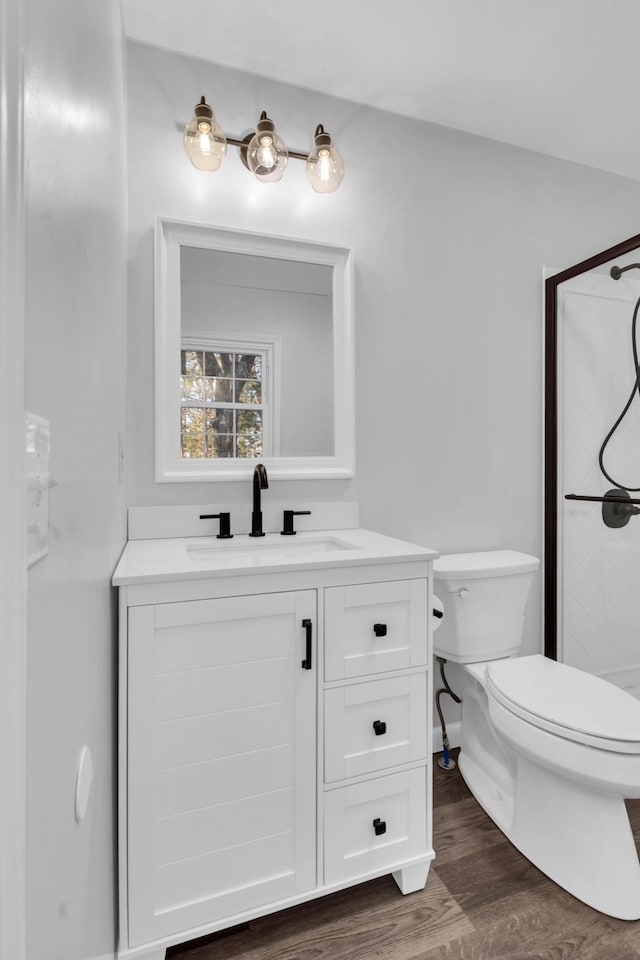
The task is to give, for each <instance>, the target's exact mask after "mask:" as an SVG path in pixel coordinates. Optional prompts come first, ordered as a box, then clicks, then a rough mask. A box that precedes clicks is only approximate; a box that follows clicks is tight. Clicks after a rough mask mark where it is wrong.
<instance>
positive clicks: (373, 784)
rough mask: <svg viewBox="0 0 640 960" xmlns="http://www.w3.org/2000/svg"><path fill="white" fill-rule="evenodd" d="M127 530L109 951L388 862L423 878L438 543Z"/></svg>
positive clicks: (270, 905) (331, 887) (249, 910)
mask: <svg viewBox="0 0 640 960" xmlns="http://www.w3.org/2000/svg"><path fill="white" fill-rule="evenodd" d="M169 509H171V508H169ZM180 509H182V510H183V511H185V512H186V513H188V510H189V508H180ZM198 509H199V508H198V507H193V508H191V512H192V513H193V515H194V518H195V515H196V513H197V511H198ZM200 509H201V508H200ZM316 512H318V511H316ZM198 522H199V521H198ZM150 523H151V527H153V522H152V521H150ZM194 523H195V520H194ZM134 527H137V529H138V531H139V534H140V533H141V534H142V535H143V536H142V537H141V538H140V539H130V540H129V542H128V544H127V547H126V549H125V551H124V553H123V556H122V558H121V560H120V563H119V565H118V567H117V570H116V572H115V575H114V580H113V582H114V584H116V585H117V586H118V587H119V588H120V590H119V593H120V627H121V634H120V637H121V638H120V672H119V701H120V705H119V721H120V732H119V858H120V869H119V881H120V942H119V956H120V957H127V958H134V957H150V958H153V960H160V958H162V957H164V954H165V950H166V948H167V947H168V946H169V945H171V944H174V943H179V942H182V941H185V940H189V939H191V938H194V937H199V936H203V935H205V934H207V933H210V932H213V931H215V930H219V929H222V928H225V927H230V926H233V925H234V924H238V923H242V922H244V921H247V920H250V919H252V918H255V917H257V916H260V915H262V914H266V913H271V912H273V911H275V910H279V909H282V908H284V907H287V906H291V905H293V904H296V903H300V902H301V901H304V900H308V899H311V898H313V897H318V896H322V895H324V894H326V893H331V892H333V891H336V890H339V889H341V888H343V887H347V886H350V885H352V884H355V883H359V882H361V881H363V880H367V879H370V878H372V877H376V876H380V875H382V874H387V873H393V876H394V878H395V880H396V882H397V884H398V886H399V888H400V890H401V891H402V892H403V893H411V892H413V891H415V890H419V889H421V888H422V887H423V886H424V884H425V882H426V878H427V874H428V870H429V865H430V862H431V860H432V859H433V856H434V853H433V849H432V840H431V769H430V763H431V716H432V704H431V676H430V666H431V617H430V615H429V614H430V610H431V607H432V601H431V596H432V595H431V562H432V560H433V559H434V558H435V557H437V554H436V553H434V552H433V551H431V550H428V549H426V548H423V547H418V546H415V545H413V544H409V543H405V542H402V541H399V540H395V539H392V538H389V537H384V536H380V535H378V534H375V533H372V532H370V531H367V530H362V529H339V528H338V529H327V530H308V531H306V532H303V533H298V534H296V535H295V536H288V537H286V536H281V535H280V534H279V533H277V532H276V533H268V534H267V536H266V537H264V538H262V539H260V540H252V539H251V538H249V537H246V536H237V535H236V536H234V537H233V538H232V539H229V540H220V539H218V538H216V537H215V536H213V537H208V536H207V537H203V536H191V537H189V536H187V537H185V536H162V537H160V538H157V539H154V538H151V539H150V538H149V529H150V528H149V524H148V523H147V521H146V520H145V521H144V522H142V523H141V524H135V525H134ZM200 527H201V523H200ZM187 528H188V529H190V528H189V526H188V527H187ZM196 528H197V523H196V525H195V526H193V529H196ZM198 529H199V528H198ZM130 535H131V530H130Z"/></svg>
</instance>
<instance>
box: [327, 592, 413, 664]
mask: <svg viewBox="0 0 640 960" xmlns="http://www.w3.org/2000/svg"><path fill="white" fill-rule="evenodd" d="M325 636H326V639H325V677H326V679H327V680H342V679H348V678H350V677H361V676H367V675H368V674H373V673H384V672H385V671H388V670H402V669H405V668H407V667H417V666H422V665H424V664H425V663H426V662H427V581H426V580H399V581H391V582H388V583H365V584H357V585H355V586H347V587H330V588H329V589H327V590H326V591H325Z"/></svg>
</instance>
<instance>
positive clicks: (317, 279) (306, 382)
mask: <svg viewBox="0 0 640 960" xmlns="http://www.w3.org/2000/svg"><path fill="white" fill-rule="evenodd" d="M155 344H156V351H155V375H156V479H157V480H158V481H165V482H166V481H170V482H173V481H177V480H184V481H202V480H207V479H228V480H236V479H242V478H246V477H248V476H250V475H251V473H252V471H253V468H254V466H255V463H256V462H257V460H258V459H259V460H260V461H261V462H263V463H264V464H265V465H266V466H267V470H268V471H269V474H270V476H272V477H288V478H291V479H296V478H303V477H308V478H323V477H326V478H334V477H350V476H353V473H354V470H353V460H354V403H353V394H354V383H353V379H354V378H353V372H354V371H353V308H352V258H351V251H350V250H347V249H345V248H342V247H335V246H333V245H330V244H317V243H309V242H306V241H301V240H294V239H288V238H284V237H275V236H269V235H265V234H255V233H243V232H241V231H236V230H229V229H223V228H218V227H209V226H206V225H201V224H190V223H183V222H180V221H174V220H164V219H159V220H158V221H157V222H156V330H155Z"/></svg>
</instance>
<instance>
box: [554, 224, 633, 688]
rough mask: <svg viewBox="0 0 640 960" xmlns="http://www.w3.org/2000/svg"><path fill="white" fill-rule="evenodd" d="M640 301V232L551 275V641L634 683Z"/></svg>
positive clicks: (582, 664) (559, 655)
mask: <svg viewBox="0 0 640 960" xmlns="http://www.w3.org/2000/svg"><path fill="white" fill-rule="evenodd" d="M632 264H636V265H637V266H633V267H632V266H631V265H632ZM612 267H614V270H613V276H612V271H611V268H612ZM616 268H618V271H617V270H616ZM616 277H617V279H616ZM639 307H640V235H638V236H635V237H631V238H630V239H629V240H626V241H624V242H623V243H620V244H618V245H616V246H615V247H611V248H609V249H608V250H605V251H603V252H602V253H600V254H598V255H596V256H594V257H591V258H590V259H589V260H586V261H583V262H582V263H579V264H576V265H575V266H574V267H570V268H569V269H567V270H564V271H562V272H560V273H557V274H555V275H553V276H550V277H549V278H548V279H547V280H546V290H545V653H546V654H547V656H551V657H554V658H556V659H558V660H561V661H563V662H564V663H567V664H569V665H571V666H575V667H578V668H580V669H581V670H586V671H587V672H589V673H593V674H596V675H598V676H601V677H604V678H605V679H607V680H609V681H611V682H612V683H615V684H616V685H618V686H620V687H624V688H626V689H628V690H629V691H630V692H632V693H634V694H636V695H640V516H638V517H637V519H636V514H639V513H640V367H639V365H638V347H637V346H636V345H635V342H634V340H635V323H634V314H635V315H636V316H637V314H638V312H640V310H639ZM638 328H639V330H638V337H639V338H640V318H638ZM622 413H624V416H622V417H621V414H622ZM614 427H615V429H614V430H613V432H612V428H614ZM636 500H637V501H638V502H637V503H634V501H636Z"/></svg>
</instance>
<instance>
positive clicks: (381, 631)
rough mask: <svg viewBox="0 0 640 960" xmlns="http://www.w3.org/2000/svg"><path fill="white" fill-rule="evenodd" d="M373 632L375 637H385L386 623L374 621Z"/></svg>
mask: <svg viewBox="0 0 640 960" xmlns="http://www.w3.org/2000/svg"><path fill="white" fill-rule="evenodd" d="M373 632H374V633H375V635H376V637H386V635H387V625H386V623H374V625H373Z"/></svg>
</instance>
